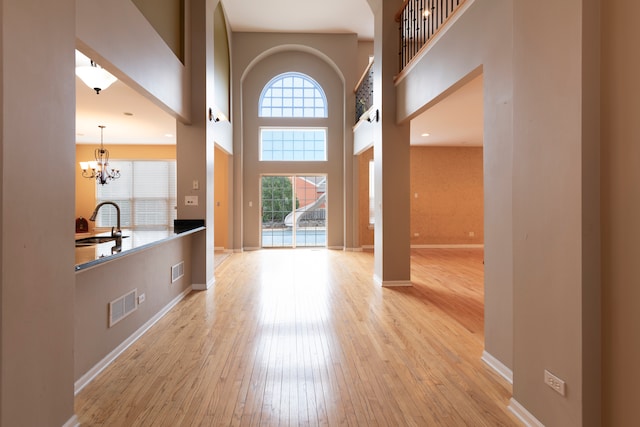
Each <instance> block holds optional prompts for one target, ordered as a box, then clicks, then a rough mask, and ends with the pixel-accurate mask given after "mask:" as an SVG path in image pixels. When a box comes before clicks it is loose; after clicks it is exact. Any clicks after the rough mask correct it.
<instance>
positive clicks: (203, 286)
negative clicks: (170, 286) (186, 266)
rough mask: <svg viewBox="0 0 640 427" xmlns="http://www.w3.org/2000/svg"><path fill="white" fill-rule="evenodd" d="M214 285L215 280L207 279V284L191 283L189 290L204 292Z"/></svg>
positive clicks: (213, 278)
mask: <svg viewBox="0 0 640 427" xmlns="http://www.w3.org/2000/svg"><path fill="white" fill-rule="evenodd" d="M215 283H216V278H215V277H212V278H211V279H209V280H208V281H207V283H204V284H203V283H193V284H192V285H191V289H193V290H194V291H206V290H207V289H209V288H210V287H212V286H213V285H214V284H215Z"/></svg>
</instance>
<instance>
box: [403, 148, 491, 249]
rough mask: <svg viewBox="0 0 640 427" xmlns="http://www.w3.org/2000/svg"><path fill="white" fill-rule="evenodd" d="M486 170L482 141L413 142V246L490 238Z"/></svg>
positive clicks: (448, 243)
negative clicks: (466, 143)
mask: <svg viewBox="0 0 640 427" xmlns="http://www.w3.org/2000/svg"><path fill="white" fill-rule="evenodd" d="M482 172H483V171H482V147H474V148H471V147H468V148H465V147H411V196H410V198H411V245H412V246H420V245H464V244H482V243H483V242H484V209H483V198H484V192H483V179H482ZM416 195H417V197H416ZM415 233H418V234H419V236H415ZM470 233H473V234H474V235H473V236H471V235H470Z"/></svg>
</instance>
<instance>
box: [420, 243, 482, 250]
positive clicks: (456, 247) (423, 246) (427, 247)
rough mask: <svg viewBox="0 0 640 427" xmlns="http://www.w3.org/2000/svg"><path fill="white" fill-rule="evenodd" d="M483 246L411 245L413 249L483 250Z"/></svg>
mask: <svg viewBox="0 0 640 427" xmlns="http://www.w3.org/2000/svg"><path fill="white" fill-rule="evenodd" d="M483 248H484V245H483V244H477V245H472V244H468V245H467V244H461V245H411V249H483Z"/></svg>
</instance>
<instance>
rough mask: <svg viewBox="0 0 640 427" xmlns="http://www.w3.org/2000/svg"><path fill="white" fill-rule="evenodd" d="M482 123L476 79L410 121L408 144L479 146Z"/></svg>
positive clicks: (480, 88) (479, 79)
mask: <svg viewBox="0 0 640 427" xmlns="http://www.w3.org/2000/svg"><path fill="white" fill-rule="evenodd" d="M483 119H484V118H483V110H482V75H479V76H478V77H475V78H474V79H473V80H471V81H470V82H468V83H466V84H465V85H464V86H462V87H460V88H459V89H458V90H456V91H455V92H453V93H451V94H450V95H449V96H447V97H446V98H444V99H443V100H442V101H440V102H438V103H437V104H435V105H434V106H432V107H431V108H429V109H428V110H426V111H425V112H424V113H422V114H421V115H419V116H418V117H416V118H415V119H413V120H411V144H412V145H438V146H482V145H483V144H482V133H483V129H484V125H483ZM423 134H429V136H423Z"/></svg>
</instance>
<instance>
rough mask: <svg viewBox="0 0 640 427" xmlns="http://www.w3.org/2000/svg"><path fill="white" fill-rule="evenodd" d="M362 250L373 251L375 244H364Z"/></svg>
mask: <svg viewBox="0 0 640 427" xmlns="http://www.w3.org/2000/svg"><path fill="white" fill-rule="evenodd" d="M362 250H364V251H372V250H373V245H362Z"/></svg>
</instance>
